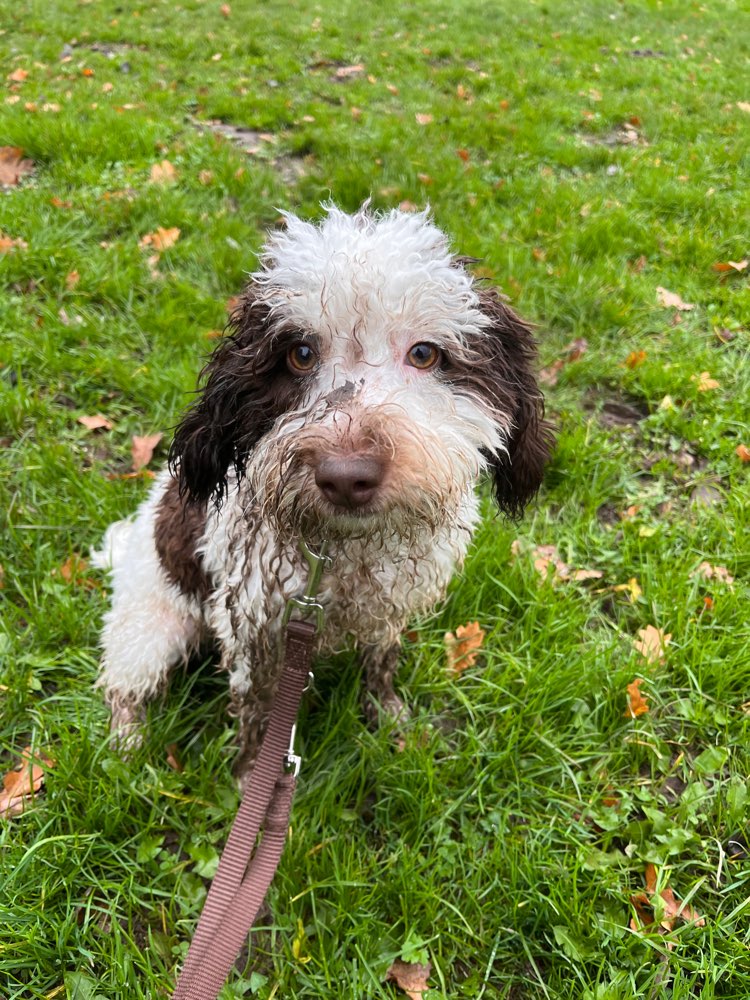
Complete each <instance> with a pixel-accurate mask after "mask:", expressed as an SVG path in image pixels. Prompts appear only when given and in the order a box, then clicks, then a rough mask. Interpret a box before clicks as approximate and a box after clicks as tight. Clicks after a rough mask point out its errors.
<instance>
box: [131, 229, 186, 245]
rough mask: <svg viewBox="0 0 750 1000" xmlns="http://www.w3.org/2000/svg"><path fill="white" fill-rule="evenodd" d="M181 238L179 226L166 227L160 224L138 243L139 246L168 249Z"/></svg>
mask: <svg viewBox="0 0 750 1000" xmlns="http://www.w3.org/2000/svg"><path fill="white" fill-rule="evenodd" d="M179 238H180V230H179V229H178V227H177V226H173V227H172V228H171V229H164V228H163V227H162V226H159V228H158V229H156V230H155V231H154V232H153V233H146V235H145V236H144V237H142V238H141V240H140V241H139V243H138V246H139V247H142V248H143V247H153V248H154V250H159V251H161V250H168V249H169V248H170V247H173V246H174V245H175V243H176V242H177V240H178V239H179Z"/></svg>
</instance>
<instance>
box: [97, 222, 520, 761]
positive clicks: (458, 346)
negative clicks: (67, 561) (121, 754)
mask: <svg viewBox="0 0 750 1000" xmlns="http://www.w3.org/2000/svg"><path fill="white" fill-rule="evenodd" d="M285 218H286V228H285V230H284V231H282V232H278V233H276V234H274V235H272V236H271V237H270V238H269V241H268V243H267V246H266V249H265V251H264V253H263V254H262V257H261V265H262V266H261V269H260V271H259V272H257V273H256V274H254V275H253V276H252V279H251V283H250V288H251V289H252V295H253V300H252V302H251V303H249V304H248V305H247V307H246V313H245V321H249V320H252V319H253V316H254V315H255V314H256V313H257V312H258V310H261V309H262V310H263V315H264V317H265V320H264V322H265V327H264V330H263V333H262V337H263V338H265V342H266V346H268V345H272V344H273V343H274V342H275V338H279V337H281V336H282V335H284V336H287V338H288V336H289V332H290V331H293V337H295V336H296V337H297V338H298V339H302V340H303V341H304V342H307V343H311V344H314V346H315V351H316V352H317V358H318V362H317V366H316V367H315V369H314V371H312V372H310V373H309V374H305V375H304V376H298V377H297V379H296V380H293V379H292V377H291V376H290V375H289V374H288V373H284V374H283V375H280V376H278V377H279V378H284V379H286V382H290V383H292V385H291V389H290V390H289V391H290V392H291V391H292V389H293V390H294V400H293V403H292V405H290V406H289V407H288V408H287V409H285V410H284V412H281V413H279V414H277V415H274V416H273V419H272V420H271V422H270V425H269V426H268V427H267V428H266V429H265V430H264V431H263V433H262V434H261V435H260V437H259V439H258V440H257V441H255V443H254V446H253V447H252V449H251V450H250V451H249V453H248V454H247V455H246V456H245V457H244V458H243V459H242V462H241V467H240V468H238V470H237V474H235V473H234V472H233V471H232V470H231V469H230V470H229V471H228V472H227V474H226V479H225V482H226V488H225V491H224V493H225V495H224V496H223V498H222V496H221V488H219V489H217V496H219V499H223V502H221V503H219V504H212V503H209V504H208V505H207V506H206V507H205V508H201V509H202V510H203V514H202V520H201V522H200V530H199V531H197V532H196V533H195V537H194V539H193V541H192V548H191V549H190V553H189V554H190V556H191V558H192V559H194V560H195V564H196V566H197V565H199V567H200V573H201V574H202V578H204V579H205V581H206V583H205V587H204V588H203V589H202V590H194V591H193V592H190V589H189V588H187V587H186V586H185V585H184V583H183V584H181V583H180V580H179V578H177V576H176V573H175V571H174V567H173V566H172V565H171V563H170V561H169V558H168V556H167V555H165V552H166V551H170V552H171V551H173V550H175V549H176V547H179V545H178V543H180V539H179V538H176V537H172V536H171V535H169V532H170V531H172V532H174V533H176V535H179V533H180V532H181V531H183V532H184V533H185V534H189V532H188V531H187V528H186V527H183V528H181V527H180V523H179V520H180V518H179V516H177V515H174V516H173V520H174V523H173V524H171V526H170V524H169V521H168V518H162V520H161V521H160V520H159V518H160V516H161V515H160V512H162V514H163V512H164V511H165V510H166V506H165V505H168V504H170V503H171V504H174V503H176V501H175V499H174V498H175V497H176V496H177V493H176V486H175V482H174V481H173V478H172V473H171V472H169V471H165V472H164V473H163V474H162V475H161V476H160V477H159V478H158V480H157V482H156V483H155V485H154V487H153V489H152V492H151V494H150V496H149V498H148V499H147V500H146V501H145V503H144V504H143V505H142V507H141V508H140V510H139V512H138V514H137V516H136V518H135V520H133V521H132V522H126V523H121V524H120V525H117V526H112V528H110V531H109V533H108V536H107V541H106V543H105V546H104V550H105V551H104V552H103V554H101V555H100V561H101V562H104V561H106V560H107V558H109V560H110V562H111V565H112V568H113V585H114V595H113V602H112V608H111V610H110V611H109V613H108V614H107V616H106V621H105V627H104V632H103V637H102V642H103V646H104V656H103V660H102V673H101V677H100V681H99V684H100V685H101V686H102V687H103V688H104V689H105V692H106V695H107V698H108V701H109V702H110V704H111V706H112V710H113V726H114V728H115V729H117V730H120V731H125V730H130V729H131V728H132V726H133V725H134V723H135V722H136V721H137V718H138V715H139V712H140V707H141V706H142V704H143V702H144V701H145V700H146V699H147V698H149V697H151V696H152V695H153V694H154V693H155V692H156V691H158V690H159V688H160V687H162V685H163V684H164V683H165V681H166V678H167V675H168V673H169V670H170V668H171V667H173V666H174V665H175V664H176V663H178V662H180V661H181V660H184V659H185V658H186V657H187V656H188V655H189V653H190V652H191V650H193V649H194V648H195V647H196V646H197V644H198V643H199V642H200V640H201V639H202V638H203V637H204V636H209V637H211V638H213V639H214V640H215V641H217V642H218V645H219V647H220V650H221V656H222V665H223V666H224V668H225V669H226V670H228V671H229V674H230V686H231V691H232V696H233V704H234V708H235V711H236V713H237V714H238V715H239V716H240V719H241V730H242V733H241V736H242V741H243V743H244V744H245V750H246V752H245V757H246V759H247V760H249V759H250V758H251V757H252V744H253V742H254V741H255V740H256V739H257V736H258V732H259V730H260V728H261V727H262V723H263V717H264V713H265V711H266V709H267V706H268V702H269V699H270V698H271V697H272V694H273V689H274V684H275V680H276V677H277V673H278V667H279V662H278V653H277V650H278V646H279V632H280V623H281V616H282V613H283V609H284V605H285V602H286V601H287V599H288V598H289V597H291V596H292V595H294V594H295V593H297V592H298V591H300V590H301V589H302V588H303V586H304V582H305V573H306V569H305V563H304V561H303V560H302V558H301V556H300V553H299V546H298V542H299V538H300V536H304V537H305V539H306V540H307V542H308V544H310V545H311V546H313V547H314V546H315V545H316V544H318V543H319V542H320V541H321V539H323V538H325V539H327V540H328V541H330V544H331V555H332V557H333V563H332V567H331V570H330V572H329V573H327V574H326V575H325V577H324V579H323V584H322V591H321V594H320V599H321V602H322V603H323V605H324V607H325V609H326V619H325V627H324V630H323V633H322V635H320V636H319V637H318V649H319V650H320V651H322V652H331V651H334V650H338V649H341V648H344V647H347V646H352V645H353V646H356V647H358V648H359V649H360V650H361V651H362V654H363V658H364V661H365V671H366V679H367V681H368V684H369V686H370V688H371V690H372V691H373V692H374V693H375V695H376V697H377V698H378V700H379V702H380V703H381V704H382V705H383V706H384V707H385V708H386V710H388V711H390V712H391V713H392V714H398V713H399V712H400V711H401V710H402V708H403V706H402V704H401V702H400V700H399V699H398V698H397V697H396V695H395V693H394V692H393V688H392V681H393V673H394V669H395V654H394V651H395V650H397V648H398V637H399V634H400V632H401V631H402V630H403V628H404V626H405V624H406V622H407V620H408V619H409V618H410V617H411V616H412V615H414V614H415V613H417V612H422V611H424V610H426V609H429V608H430V607H431V606H433V605H434V603H435V602H436V601H437V600H439V599H440V597H441V596H442V595H443V594H444V592H445V588H446V587H447V584H448V582H449V580H450V578H451V576H452V575H453V573H454V572H455V570H456V567H457V566H460V564H461V562H462V560H463V558H464V555H465V553H466V549H467V546H468V544H469V541H470V538H471V534H472V532H473V529H474V527H475V525H476V521H477V517H478V513H477V510H478V504H477V499H476V496H475V484H476V481H477V478H478V477H479V475H480V473H481V472H482V471H483V469H485V468H486V467H487V465H488V463H491V462H498V461H500V460H501V458H502V457H503V456H505V457H506V458H507V456H508V447H509V442H510V438H511V436H512V434H513V433H515V432H517V431H518V430H519V428H518V426H517V425H518V418H517V415H516V414H515V413H513V412H511V411H510V408H509V405H508V404H507V402H506V401H507V399H509V398H515V397H513V393H514V392H516V386H517V384H518V383H519V380H518V378H517V377H516V374H515V372H514V371H513V370H512V364H511V363H510V362H509V363H508V367H509V370H508V371H507V372H504V373H501V376H499V377H501V378H502V379H504V380H505V381H503V382H502V383H501V385H502V386H505V389H504V392H505V395H503V393H502V392H500V393H499V396H497V397H495V396H493V398H489V397H488V394H487V384H488V378H489V376H488V375H487V374H486V373H483V374H482V375H481V377H480V376H479V374H478V375H477V384H476V386H474V385H473V384H472V382H471V379H466V378H464V379H463V381H462V380H461V378H459V376H458V375H455V376H454V377H452V376H451V374H450V369H449V368H448V369H447V370H446V371H444V372H441V371H439V370H428V371H423V370H420V369H419V368H416V367H414V366H413V365H412V364H410V363H409V360H408V358H409V351H410V349H411V348H412V347H413V346H414V345H415V344H418V343H428V344H430V345H434V346H435V347H436V348H437V349H438V350H439V351H440V352H441V353H442V355H443V356H444V357H445V358H452V359H454V361H455V363H456V365H458V366H461V365H462V366H463V368H464V369H466V370H468V369H469V368H470V366H471V364H472V363H474V362H473V361H472V359H473V358H474V356H475V355H476V354H477V352H478V353H479V355H480V359H479V360H480V363H481V354H482V350H483V349H484V348H482V346H481V345H482V343H483V341H485V340H487V339H488V338H490V337H492V336H493V331H492V329H491V327H492V325H493V319H492V317H491V316H489V315H488V313H487V311H486V310H485V309H483V308H482V302H481V299H480V295H479V294H478V292H477V290H476V289H475V287H474V284H473V280H472V278H471V276H470V275H469V273H468V272H467V271H466V270H465V268H464V267H463V266H461V264H460V263H459V262H457V260H456V258H455V257H454V255H453V254H452V253H451V250H450V248H449V246H448V244H447V240H446V238H445V236H444V235H443V234H442V233H441V232H440V231H439V230H438V229H437V228H436V227H435V226H434V225H433V224H432V222H431V221H430V220H429V218H428V217H427V215H426V214H425V213H422V214H404V213H401V212H396V211H393V212H390V213H387V214H385V215H382V216H378V215H375V214H372V213H370V212H369V211H368V210H366V209H365V210H362V211H360V212H359V213H357V214H355V215H347V214H345V213H343V212H341V211H339V210H338V209H336V208H333V207H329V209H328V211H327V215H326V217H325V218H324V220H323V221H322V223H321V224H320V225H312V224H310V223H307V222H303V221H302V220H300V219H298V218H296V217H295V216H292V215H286V216H285ZM500 308H504V307H500ZM508 314H509V315H512V314H510V313H509V311H508ZM248 317H249V320H248ZM513 319H514V320H515V321H516V322H518V323H520V321H517V318H515V317H513ZM519 329H522V328H521V327H519ZM523 329H525V328H523ZM253 343H254V342H253ZM248 344H249V341H248ZM477 345H479V346H477ZM251 346H252V345H250V346H245V342H244V341H243V340H242V339H241V338H238V339H237V351H236V354H235V357H234V359H233V362H232V363H233V364H234V365H235V366H237V365H238V364H242V363H243V358H244V356H245V354H247V356H248V357H249V352H250V350H251ZM253 349H255V348H254V347H253ZM264 349H265V348H264ZM269 349H270V348H269ZM243 351H244V352H245V354H243ZM276 370H277V369H274V372H275V371H276ZM270 377H271V376H267V378H270ZM274 377H276V375H274ZM222 378H223V375H222V372H221V367H220V366H219V368H218V369H217V373H216V384H217V385H218V386H219V390H218V391H221V386H222V381H221V380H222ZM228 378H229V376H227V384H228ZM286 382H284V385H285V386H286ZM241 390H242V386H240V390H238V391H241ZM248 391H249V390H248ZM285 391H286V390H285ZM238 398H244V397H238ZM237 419H239V418H237ZM214 422H215V418H214ZM210 429H211V428H208V430H210ZM251 430H252V428H250V429H249V430H247V431H246V432H247V433H248V434H249V433H250V431H251ZM178 433H179V432H178ZM332 455H333V456H340V455H344V456H350V455H366V456H373V455H375V456H377V460H378V462H379V463H380V466H381V467H382V468H383V469H384V472H383V475H382V481H380V482H378V484H377V490H376V495H375V497H374V499H373V500H372V501H371V502H368V503H367V504H364V505H361V506H360V507H357V508H356V509H353V510H348V509H341V508H339V507H336V506H335V504H332V502H331V501H330V499H329V498H328V497H327V496H326V495H325V493H324V491H322V490H321V489H320V488H318V485H317V481H316V476H317V472H318V470H319V468H320V463H321V461H322V459H323V458H325V457H327V456H332ZM176 465H177V473H178V474H179V473H180V471H181V467H180V463H179V460H178V461H177V463H176ZM190 503H191V501H190V498H189V497H183V500H181V501H180V502H179V505H178V506H179V509H180V510H183V514H182V517H183V522H184V524H185V525H186V524H187V522H186V521H184V518H185V516H186V515H185V514H184V510H188V511H189V512H190V511H191V510H192V511H193V512H194V509H195V507H193V508H190ZM169 509H170V510H172V508H169ZM174 509H175V510H176V509H177V508H174ZM190 516H191V517H192V514H191V515H190ZM180 544H181V543H180ZM160 546H161V548H160ZM170 546H171V549H170V548H169V547H170ZM246 762H247V761H246Z"/></svg>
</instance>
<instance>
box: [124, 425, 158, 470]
mask: <svg viewBox="0 0 750 1000" xmlns="http://www.w3.org/2000/svg"><path fill="white" fill-rule="evenodd" d="M163 437H164V435H163V434H146V435H145V436H144V437H138V435H137V434H134V435H133V444H132V447H131V449H130V453H131V455H132V456H133V471H134V472H140V470H141V469H144V468H145V467H146V466H147V465H148V463H149V462H150V461H151V459H152V458H153V456H154V449H155V448H156V446H157V444H158V443H159V442H160V441H161V439H162V438H163Z"/></svg>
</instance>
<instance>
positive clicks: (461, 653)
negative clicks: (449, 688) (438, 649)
mask: <svg viewBox="0 0 750 1000" xmlns="http://www.w3.org/2000/svg"><path fill="white" fill-rule="evenodd" d="M444 642H445V657H446V660H447V662H448V670H449V671H450V672H451V673H452V674H461V673H463V671H464V670H466V669H467V667H473V666H474V664H475V663H476V660H477V654H478V652H479V650H480V649H481V648H482V643H483V642H484V631H483V630H482V629H481V628H480V626H479V622H469V624H468V625H459V626H458V628H457V629H456V634H455V635H454V634H453V633H452V632H446V633H445V637H444Z"/></svg>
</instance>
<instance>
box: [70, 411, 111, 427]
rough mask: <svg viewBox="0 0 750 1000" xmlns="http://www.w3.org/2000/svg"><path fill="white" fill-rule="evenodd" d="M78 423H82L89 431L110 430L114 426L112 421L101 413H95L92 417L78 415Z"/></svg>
mask: <svg viewBox="0 0 750 1000" xmlns="http://www.w3.org/2000/svg"><path fill="white" fill-rule="evenodd" d="M78 423H79V424H83V426H84V427H85V428H86V430H89V431H101V430H104V431H111V430H112V427H113V426H114V424H113V423H112V421H111V420H107V418H106V417H104V416H102V414H101V413H97V414H96V415H95V416H93V417H78Z"/></svg>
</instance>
